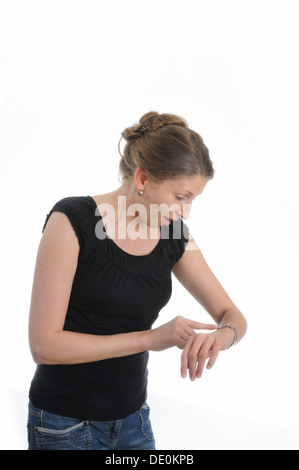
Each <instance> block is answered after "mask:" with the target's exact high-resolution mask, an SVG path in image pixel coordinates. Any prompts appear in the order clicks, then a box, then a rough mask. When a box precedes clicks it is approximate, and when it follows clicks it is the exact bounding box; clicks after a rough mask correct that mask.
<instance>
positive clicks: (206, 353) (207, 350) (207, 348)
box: [196, 337, 213, 379]
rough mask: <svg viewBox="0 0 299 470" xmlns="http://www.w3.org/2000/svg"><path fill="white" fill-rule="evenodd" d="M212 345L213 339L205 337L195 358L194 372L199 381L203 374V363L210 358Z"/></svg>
mask: <svg viewBox="0 0 299 470" xmlns="http://www.w3.org/2000/svg"><path fill="white" fill-rule="evenodd" d="M212 345H213V338H212V337H206V341H205V342H204V344H203V345H202V347H201V349H200V351H199V352H198V356H197V371H196V377H197V378H198V379H200V377H201V376H202V374H203V370H204V367H205V363H206V361H207V359H208V357H210V354H211V348H212Z"/></svg>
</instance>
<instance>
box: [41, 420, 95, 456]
mask: <svg viewBox="0 0 299 470" xmlns="http://www.w3.org/2000/svg"><path fill="white" fill-rule="evenodd" d="M34 431H35V439H36V444H37V447H38V449H40V450H91V448H92V435H91V432H90V429H89V423H88V421H82V422H81V423H78V424H75V425H74V426H71V427H68V428H66V429H51V428H44V427H35V428H34Z"/></svg>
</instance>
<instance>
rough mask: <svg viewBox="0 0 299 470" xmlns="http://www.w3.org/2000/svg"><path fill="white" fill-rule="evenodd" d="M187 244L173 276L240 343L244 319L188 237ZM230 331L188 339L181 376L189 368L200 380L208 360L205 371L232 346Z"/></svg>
mask: <svg viewBox="0 0 299 470" xmlns="http://www.w3.org/2000/svg"><path fill="white" fill-rule="evenodd" d="M189 244H190V245H189V247H190V246H191V247H192V249H188V247H187V249H186V251H185V253H184V254H183V256H182V258H181V259H180V260H179V261H178V262H177V263H176V264H175V266H174V268H173V273H174V275H175V276H176V278H177V279H178V280H179V281H180V283H181V284H182V285H183V286H184V287H185V288H186V289H187V291H188V292H189V293H190V294H191V295H192V296H193V297H194V298H195V299H196V300H197V301H198V302H199V303H200V304H201V305H202V306H203V308H204V309H205V310H206V311H207V312H208V313H209V314H210V316H211V317H212V318H213V320H214V321H215V322H216V323H217V324H218V325H219V326H220V327H221V326H223V325H227V324H231V325H232V326H233V328H234V329H235V331H236V333H237V338H238V342H239V341H240V340H241V339H242V338H243V337H244V335H245V334H246V330H247V322H246V320H245V318H244V316H243V315H242V313H241V312H240V310H239V309H238V308H237V307H236V305H235V304H234V303H233V302H232V300H231V299H230V297H229V296H228V294H227V293H226V291H225V290H224V288H223V287H222V286H221V284H220V283H219V281H218V280H217V278H216V277H215V275H214V274H213V272H212V271H211V269H210V268H209V266H208V264H207V262H206V261H205V259H204V257H203V255H202V252H201V251H200V249H199V248H198V246H197V245H196V242H195V241H194V239H193V238H192V237H191V236H190V239H189ZM233 328H230V327H226V328H222V329H219V330H216V331H215V332H214V333H212V334H206V333H199V334H197V335H193V336H191V337H190V338H189V340H188V342H187V343H186V345H185V348H184V350H183V353H182V363H181V374H182V377H186V375H187V370H188V369H189V375H190V378H191V380H195V378H196V377H197V378H199V377H201V375H202V373H203V369H204V366H205V363H206V361H207V359H209V361H208V364H207V369H210V368H211V367H213V365H214V364H215V362H216V359H217V357H218V354H219V352H220V351H223V350H225V349H228V348H229V347H230V346H231V345H232V344H233V342H234V340H235V333H234V330H233Z"/></svg>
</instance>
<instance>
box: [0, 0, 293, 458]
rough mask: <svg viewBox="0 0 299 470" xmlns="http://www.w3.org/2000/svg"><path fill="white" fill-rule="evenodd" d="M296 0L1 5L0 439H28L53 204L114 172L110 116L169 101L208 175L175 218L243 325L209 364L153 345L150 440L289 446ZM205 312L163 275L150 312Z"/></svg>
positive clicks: (15, 442) (181, 444)
mask: <svg viewBox="0 0 299 470" xmlns="http://www.w3.org/2000/svg"><path fill="white" fill-rule="evenodd" d="M297 5H298V2H297V1H296V0H294V1H292V0H283V1H277V0H250V1H249V0H248V1H247V0H206V1H204V0H196V1H195V0H185V1H184V2H182V1H181V0H179V1H177V0H151V1H150V2H141V1H140V0H126V1H122V0H110V1H109V2H107V1H106V2H104V1H99V0H98V1H94V0H84V1H83V0H81V1H78V0H72V1H68V0H51V1H44V0H36V1H33V0H27V1H26V2H24V1H21V0H19V1H16V0H9V1H5V0H4V1H3V0H2V1H1V2H0V126H1V136H0V154H1V155H0V165H1V166H0V175H1V185H0V197H1V219H0V223H1V231H0V236H1V245H0V247H1V263H0V266H1V268H0V269H1V351H0V358H1V359H0V360H1V389H0V390H1V400H0V406H1V409H0V419H1V423H2V426H1V431H0V432H1V438H0V442H1V444H0V445H1V448H3V449H25V448H26V446H27V443H26V416H27V393H28V389H29V385H30V381H31V378H32V374H33V372H34V370H35V365H34V364H33V362H32V359H31V356H30V352H29V348H28V342H27V322H28V311H29V303H30V294H31V285H32V277H33V271H34V264H35V257H36V250H37V247H38V243H39V240H40V237H41V229H42V226H43V224H44V220H45V216H46V214H47V212H48V211H49V210H50V209H51V207H52V206H53V205H54V203H55V202H56V201H58V200H59V199H61V198H63V197H65V196H71V195H96V194H102V193H104V192H107V191H110V190H113V189H116V187H118V185H119V182H118V162H119V156H118V151H117V145H118V140H119V137H120V133H121V131H122V130H123V129H124V128H125V127H127V126H129V125H131V124H133V123H134V122H136V121H137V120H138V119H139V117H140V116H141V115H142V114H144V113H145V112H148V111H150V110H157V111H159V112H172V113H177V114H179V115H182V116H183V117H184V118H186V119H187V121H188V123H189V125H190V126H191V127H192V128H193V129H195V130H196V131H198V132H199V133H200V134H201V135H202V136H203V138H204V140H205V142H206V144H207V146H208V147H209V149H210V154H211V157H212V160H213V162H214V166H215V169H216V174H215V178H214V180H212V182H210V183H209V185H208V187H207V189H206V190H205V193H204V194H203V195H202V197H200V198H199V199H198V200H197V201H196V203H195V206H194V208H193V213H192V215H191V218H190V220H189V227H190V229H191V231H192V234H193V236H194V237H195V238H196V240H197V242H198V244H199V245H200V247H201V249H202V251H203V253H204V255H205V257H206V259H207V261H208V263H209V264H210V266H211V268H212V269H213V271H214V272H215V274H216V276H217V277H218V278H219V280H220V281H221V283H222V284H223V286H224V287H225V288H226V290H227V291H228V293H229V294H230V296H231V297H232V299H233V300H234V301H235V303H236V304H237V306H238V307H239V308H240V309H241V310H242V311H243V312H244V314H245V316H246V318H247V320H248V323H249V329H248V335H247V336H246V339H244V341H243V342H242V343H241V344H240V345H239V346H237V347H236V348H234V349H233V350H230V351H228V352H223V353H222V354H221V356H220V358H219V360H218V363H217V364H216V365H215V368H214V369H212V370H211V371H206V372H205V374H204V376H203V378H202V379H201V380H198V381H196V382H195V383H191V382H190V381H189V380H187V379H186V380H182V379H181V378H180V373H179V372H180V370H179V369H180V351H179V350H176V349H172V350H168V351H166V352H163V353H153V354H152V355H151V359H150V376H149V379H150V382H149V403H150V405H151V408H152V422H153V427H154V431H155V434H156V440H157V448H158V449H233V450H235V449H298V448H299V444H298V443H299V424H298V418H299V413H298V411H299V410H298V395H299V383H298V382H299V381H298V366H299V359H298V356H299V342H298V313H299V312H298V301H297V295H298V279H299V276H298V274H299V273H298V271H299V268H298V266H299V249H298V239H299V220H298V207H299V196H298V183H297V180H298V163H297V162H298V143H299V142H298V140H299V139H298V128H299V122H298V109H299V94H298V83H299V68H298V44H299V34H298V15H297V12H296V7H297ZM178 314H181V315H184V316H186V317H189V318H194V319H201V320H203V321H210V319H209V317H208V315H207V314H206V313H205V312H204V311H203V310H202V308H201V307H200V306H198V305H197V304H196V302H195V301H194V300H193V299H192V298H191V297H190V295H189V294H188V293H187V292H186V291H184V289H183V288H182V287H181V286H180V285H178V284H177V283H176V282H175V281H174V285H173V297H172V299H171V301H170V303H169V304H168V305H167V307H166V308H165V309H164V310H163V311H162V312H161V315H160V318H159V321H158V322H157V324H160V323H164V322H165V321H168V320H169V319H170V318H172V317H174V316H175V315H178Z"/></svg>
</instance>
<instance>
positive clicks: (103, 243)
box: [29, 196, 188, 421]
mask: <svg viewBox="0 0 299 470" xmlns="http://www.w3.org/2000/svg"><path fill="white" fill-rule="evenodd" d="M54 211H60V212H63V213H65V214H66V215H67V217H68V218H69V220H70V222H71V224H72V226H73V228H74V230H75V232H76V234H77V237H78V240H79V244H80V251H79V256H78V266H77V270H76V273H75V277H74V281H73V286H72V291H71V295H70V301H69V305H68V310H67V314H66V319H65V324H64V330H68V331H74V332H79V333H87V334H98V335H113V334H118V333H128V332H132V331H143V330H148V329H150V328H151V327H152V325H153V323H154V321H155V320H156V319H157V317H158V314H159V311H160V310H161V309H162V308H163V307H164V306H165V305H166V304H167V302H168V301H169V299H170V297H171V290H172V283H171V270H172V268H173V266H174V264H175V263H176V262H177V261H178V260H179V259H180V257H181V256H182V255H183V253H184V251H185V246H186V243H187V242H188V229H187V226H186V225H185V224H184V223H183V221H182V220H181V219H179V220H178V221H177V222H171V224H170V226H169V227H166V226H162V227H161V238H160V240H159V242H158V244H157V245H156V247H155V248H154V250H153V251H152V252H151V253H150V254H148V255H143V256H135V255H131V254H129V253H127V252H125V251H123V250H122V249H121V248H120V247H118V246H117V245H116V243H115V242H114V241H113V240H112V239H111V238H109V237H108V236H107V234H106V232H105V228H104V224H103V220H102V216H101V214H100V213H99V210H98V208H97V206H96V203H95V201H94V199H93V198H92V197H90V196H82V197H68V198H65V199H62V200H61V201H59V202H58V203H57V204H55V206H54V207H53V209H52V210H51V211H50V213H49V214H48V215H47V218H46V222H45V225H44V228H45V226H46V224H47V222H48V220H49V217H50V216H51V214H52V212H54ZM101 234H102V236H101ZM103 234H104V235H105V236H103ZM147 363H148V352H142V353H139V354H133V355H130V356H126V357H119V358H113V359H106V360H102V361H98V362H91V363H85V364H74V365H38V366H37V369H36V372H35V375H34V378H33V380H32V383H31V388H30V393H29V397H30V400H31V401H32V403H33V404H34V405H35V406H36V407H38V408H41V409H43V410H45V411H48V412H50V413H55V414H59V415H63V416H67V417H71V418H79V419H86V420H95V421H103V420H115V419H122V418H124V417H126V416H128V415H129V414H131V413H134V412H135V411H137V410H138V409H139V408H140V407H141V406H142V405H143V403H144V401H145V400H146V389H147Z"/></svg>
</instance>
